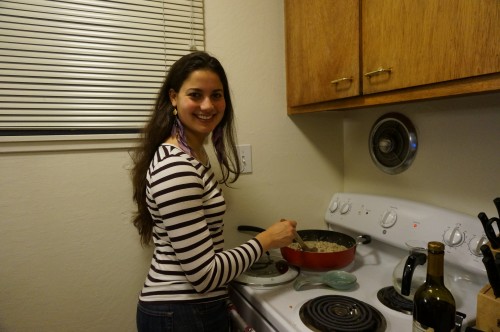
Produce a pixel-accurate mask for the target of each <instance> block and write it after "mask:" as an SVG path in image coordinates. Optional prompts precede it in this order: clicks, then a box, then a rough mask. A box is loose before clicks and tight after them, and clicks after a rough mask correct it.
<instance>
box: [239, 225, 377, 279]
mask: <svg viewBox="0 0 500 332" xmlns="http://www.w3.org/2000/svg"><path fill="white" fill-rule="evenodd" d="M238 230H239V231H253V232H259V233H260V232H262V231H264V229H262V228H259V227H255V226H239V227H238ZM297 233H299V235H300V237H301V238H302V240H304V241H325V242H331V243H336V244H340V245H343V246H345V247H346V248H347V249H346V250H342V251H337V252H309V251H302V250H295V249H292V248H290V247H283V248H281V255H282V256H283V258H284V259H285V260H286V261H287V262H288V263H290V264H291V265H294V266H297V267H300V268H304V269H308V270H314V271H327V270H334V269H340V268H342V267H345V266H347V265H349V264H351V263H352V261H353V260H354V256H355V254H356V247H357V245H358V244H367V243H370V242H371V237H370V236H369V235H360V236H358V237H357V239H356V240H355V239H354V238H353V237H351V236H349V235H347V234H344V233H339V232H334V231H328V230H300V231H297Z"/></svg>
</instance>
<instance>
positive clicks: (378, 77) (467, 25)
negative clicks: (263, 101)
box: [285, 0, 500, 114]
mask: <svg viewBox="0 0 500 332" xmlns="http://www.w3.org/2000/svg"><path fill="white" fill-rule="evenodd" d="M499 22H500V1H498V0H361V1H351V0H335V1H331V0H330V1H328V0H326V1H324V0H312V1H301V0H285V25H286V52H287V94H288V112H289V113H290V114H293V113H303V112H311V111H322V110H331V109H347V108H353V107H362V106H370V105H380V104H386V103H394V102H404V101H410V100H418V99H428V98H437V97H445V96H450V95H461V94H469V93H478V92H487V91H498V90H500V74H499V73H500V23H499ZM357 49H360V50H361V51H360V52H358V51H357ZM370 72H371V73H372V74H368V75H366V74H367V73H370ZM343 78H346V80H341V81H337V83H333V84H332V83H331V82H332V81H335V80H338V79H343ZM351 79H352V80H351Z"/></svg>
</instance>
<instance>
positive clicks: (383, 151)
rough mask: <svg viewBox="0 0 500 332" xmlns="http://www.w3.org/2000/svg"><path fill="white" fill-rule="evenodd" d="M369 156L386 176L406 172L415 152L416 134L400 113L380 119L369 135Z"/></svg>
mask: <svg viewBox="0 0 500 332" xmlns="http://www.w3.org/2000/svg"><path fill="white" fill-rule="evenodd" d="M369 145H370V146H369V147H370V156H371V157H372V160H373V162H374V163H375V165H377V167H378V168H379V169H381V170H382V171H384V172H385V173H388V174H398V173H401V172H403V171H404V170H406V169H407V168H408V167H409V166H410V165H411V163H412V162H413V159H414V158H415V153H416V152H417V134H416V131H415V127H414V126H413V124H412V123H411V121H410V119H408V118H407V117H406V116H404V115H402V114H400V113H388V114H386V115H384V116H382V117H380V118H379V119H378V120H377V121H376V122H375V124H374V125H373V127H372V130H371V133H370V142H369Z"/></svg>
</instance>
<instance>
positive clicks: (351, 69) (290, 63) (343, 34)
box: [285, 0, 360, 106]
mask: <svg viewBox="0 0 500 332" xmlns="http://www.w3.org/2000/svg"><path fill="white" fill-rule="evenodd" d="M285 11H286V16H285V20H286V22H285V25H286V51H287V52H286V53H287V58H286V69H287V90H288V104H289V105H291V106H299V105H307V104H311V103H315V102H323V101H328V100H332V99H338V98H345V97H351V96H357V95H359V92H360V91H359V86H360V85H359V69H360V68H359V1H358V0H342V1H336V0H335V1H332V0H314V1H309V0H308V1H304V0H288V1H286V2H285Z"/></svg>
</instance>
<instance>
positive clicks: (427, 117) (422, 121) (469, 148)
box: [344, 93, 500, 222]
mask: <svg viewBox="0 0 500 332" xmlns="http://www.w3.org/2000/svg"><path fill="white" fill-rule="evenodd" d="M499 106H500V93H493V94H485V95H476V96H467V97H455V98H448V99H441V100H436V101H425V102H417V103H411V104H401V105H393V106H384V107H374V108H370V109H364V110H357V111H350V112H348V113H346V114H345V115H346V119H345V122H344V150H345V177H344V190H345V191H353V192H364V193H371V194H380V195H389V196H397V197H402V198H407V199H412V200H417V201H421V202H425V203H430V204H434V205H438V206H441V207H444V208H448V209H452V210H456V211H460V212H462V213H466V214H469V215H472V216H477V214H478V213H479V212H482V211H483V212H486V213H487V214H488V216H498V212H497V211H496V209H495V206H494V205H493V199H494V198H495V197H500V172H499V171H500V148H499V146H500V111H499ZM388 112H400V113H403V114H405V115H407V117H408V118H410V120H411V121H412V122H413V124H414V126H415V127H416V130H417V135H418V150H417V154H416V157H415V160H414V162H413V164H412V165H411V166H410V168H409V169H408V170H406V171H405V172H403V173H400V174H397V175H388V174H385V173H383V172H382V171H380V170H378V169H377V168H376V166H375V164H374V163H373V162H372V160H371V158H370V155H369V153H368V137H369V133H370V130H371V127H372V126H373V124H374V123H375V122H376V120H377V119H378V117H379V116H381V115H382V114H385V113H388ZM478 222H479V220H478Z"/></svg>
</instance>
